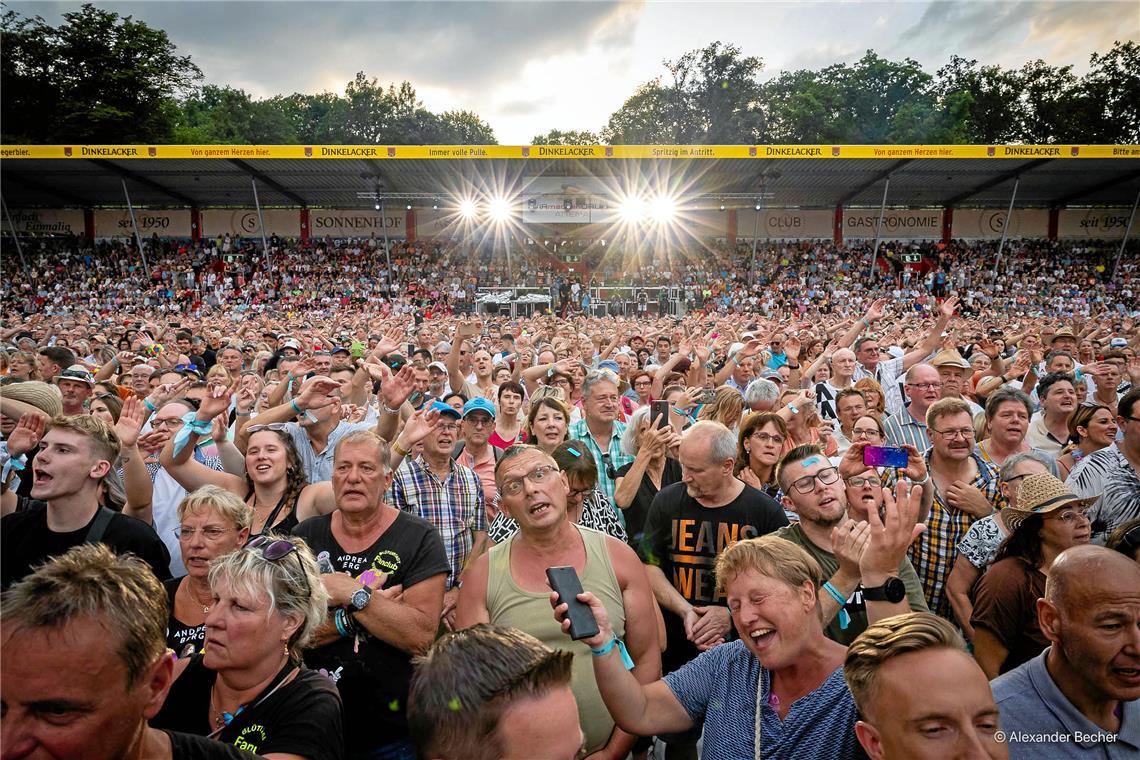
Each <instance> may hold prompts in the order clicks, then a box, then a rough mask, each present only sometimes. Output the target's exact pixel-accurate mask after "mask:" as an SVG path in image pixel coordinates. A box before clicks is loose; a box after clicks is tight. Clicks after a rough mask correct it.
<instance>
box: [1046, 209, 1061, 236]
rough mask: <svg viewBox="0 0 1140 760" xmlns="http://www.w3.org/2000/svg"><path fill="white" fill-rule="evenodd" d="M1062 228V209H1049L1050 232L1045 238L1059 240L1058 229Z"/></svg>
mask: <svg viewBox="0 0 1140 760" xmlns="http://www.w3.org/2000/svg"><path fill="white" fill-rule="evenodd" d="M1060 226H1061V209H1059V208H1051V209H1049V231H1048V232H1047V233H1045V237H1046V238H1047V239H1049V240H1056V239H1057V229H1058V228H1059V227H1060Z"/></svg>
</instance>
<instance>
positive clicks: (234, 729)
mask: <svg viewBox="0 0 1140 760" xmlns="http://www.w3.org/2000/svg"><path fill="white" fill-rule="evenodd" d="M293 668H294V665H293V664H292V663H290V664H288V665H286V666H285V667H284V668H283V669H282V670H281V672H280V673H278V674H277V677H276V678H275V679H274V680H273V682H272V683H270V684H269V686H267V687H266V688H265V691H264V692H262V693H261V694H259V695H258V696H257V697H256V698H255V699H253V700H251V701H250V703H249V705H248V706H245V707H243V708H242V709H240V710H238V711H237V713H236V714H235V715H234V716H233V720H231V721H230V722H229V723H228V724H227V725H226V726H225V727H224V728H223V729H222V730H221V731H220V732H219V733H218V734H217V736H216V737H214V738H216V739H217V740H218V741H219V742H222V743H223V744H228V745H232V746H234V747H237V748H238V749H240V750H245V751H246V752H252V753H254V754H255V755H265V754H268V753H271V752H281V753H287V754H294V755H301V756H302V757H307V758H310V760H340V759H341V758H343V757H344V739H343V735H342V728H341V724H342V716H341V708H340V695H339V694H338V693H337V690H336V687H335V686H333V684H332V682H331V681H330V680H329V679H328V678H326V677H325V676H323V675H321V674H320V673H318V672H316V671H314V670H309V669H308V668H304V667H302V668H301V669H300V672H298V673H297V676H296V677H295V678H294V679H293V680H291V681H289V682H288V683H285V684H284V685H280V686H279V684H281V682H282V681H284V680H285V679H286V678H287V677H288V676H289V674H290V673H291V672H292V671H293ZM217 677H218V674H217V673H216V672H215V671H213V670H210V669H209V668H207V667H206V666H205V665H203V664H202V655H195V657H194V658H193V659H191V660H190V664H189V665H187V666H186V670H184V671H183V672H182V675H180V676H179V677H178V680H176V681H175V682H174V685H173V686H171V687H170V693H169V694H167V695H166V701H165V702H164V703H163V704H162V709H161V710H159V712H158V715H156V716H154V718H153V719H152V720H151V722H150V723H151V725H152V726H154V727H155V728H162V729H169V730H171V731H180V732H182V733H185V734H197V735H198V736H209V735H210V733H211V732H212V731H213V730H214V725H213V722H212V721H211V719H210V690H211V689H213V687H214V681H215V680H216V679H217ZM266 695H268V696H266Z"/></svg>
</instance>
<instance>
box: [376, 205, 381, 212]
mask: <svg viewBox="0 0 1140 760" xmlns="http://www.w3.org/2000/svg"><path fill="white" fill-rule="evenodd" d="M376 210H377V211H379V210H380V204H379V203H377V204H376Z"/></svg>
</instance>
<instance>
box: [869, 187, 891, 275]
mask: <svg viewBox="0 0 1140 760" xmlns="http://www.w3.org/2000/svg"><path fill="white" fill-rule="evenodd" d="M890 189H891V178H890V176H889V175H888V176H887V181H886V182H884V183H883V201H882V202H881V203H880V204H879V222H878V224H876V225H875V247H874V248H873V249H872V250H871V269H870V270H869V274H871V275H874V274H875V260H876V259H878V258H879V241H880V239H881V235H882V232H883V217H884V216H886V214H887V192H888V191H890Z"/></svg>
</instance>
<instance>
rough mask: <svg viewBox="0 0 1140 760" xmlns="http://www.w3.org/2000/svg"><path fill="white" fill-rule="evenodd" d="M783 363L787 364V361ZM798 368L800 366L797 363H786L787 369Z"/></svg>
mask: <svg viewBox="0 0 1140 760" xmlns="http://www.w3.org/2000/svg"><path fill="white" fill-rule="evenodd" d="M785 364H787V362H785ZM799 368H800V365H798V364H788V369H799Z"/></svg>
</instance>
